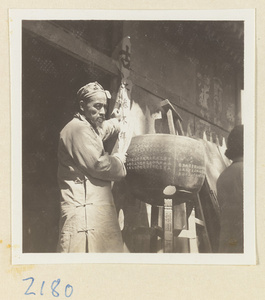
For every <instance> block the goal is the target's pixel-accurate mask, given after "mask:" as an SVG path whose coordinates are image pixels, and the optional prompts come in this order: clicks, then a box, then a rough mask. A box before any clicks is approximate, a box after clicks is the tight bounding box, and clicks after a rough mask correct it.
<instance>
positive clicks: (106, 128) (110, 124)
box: [99, 118, 120, 141]
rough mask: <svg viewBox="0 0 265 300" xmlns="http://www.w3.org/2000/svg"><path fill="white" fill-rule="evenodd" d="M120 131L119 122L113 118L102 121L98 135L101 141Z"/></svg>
mask: <svg viewBox="0 0 265 300" xmlns="http://www.w3.org/2000/svg"><path fill="white" fill-rule="evenodd" d="M119 132H120V122H119V121H118V120H117V119H115V118H112V119H109V120H106V121H104V123H103V126H102V128H101V129H100V130H99V135H100V137H101V139H102V141H106V140H107V139H109V138H110V137H112V136H114V135H118V133H119Z"/></svg>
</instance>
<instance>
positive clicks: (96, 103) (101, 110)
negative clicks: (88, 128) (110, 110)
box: [80, 93, 107, 127]
mask: <svg viewBox="0 0 265 300" xmlns="http://www.w3.org/2000/svg"><path fill="white" fill-rule="evenodd" d="M80 109H81V111H82V112H83V115H84V116H85V117H86V119H87V120H88V122H89V123H90V124H91V125H92V126H94V127H101V126H102V123H103V121H104V120H105V114H106V109H107V97H106V95H105V93H97V94H95V95H93V96H92V97H91V98H90V99H89V100H81V101H80Z"/></svg>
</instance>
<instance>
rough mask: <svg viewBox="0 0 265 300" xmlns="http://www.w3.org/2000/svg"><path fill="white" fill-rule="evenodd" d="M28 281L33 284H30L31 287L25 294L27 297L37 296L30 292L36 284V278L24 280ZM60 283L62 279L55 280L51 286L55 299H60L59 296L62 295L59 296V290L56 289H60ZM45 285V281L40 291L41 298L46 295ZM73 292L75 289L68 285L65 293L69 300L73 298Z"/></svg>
mask: <svg viewBox="0 0 265 300" xmlns="http://www.w3.org/2000/svg"><path fill="white" fill-rule="evenodd" d="M26 280H31V282H30V284H29V286H28V289H27V290H26V292H25V295H36V293H34V292H30V289H31V287H32V285H33V283H34V278H33V277H28V278H25V279H23V281H26ZM60 282H61V279H57V280H54V281H53V282H52V284H51V292H52V295H53V296H54V297H59V296H60V294H59V293H58V292H57V290H56V288H57V287H58V285H59V284H60ZM44 285H45V281H43V282H42V285H41V289H40V295H41V296H43V295H44V294H43V288H44ZM73 291H74V289H73V287H72V286H71V285H70V284H67V285H66V286H65V290H64V293H65V296H66V297H67V298H69V297H71V296H72V294H73Z"/></svg>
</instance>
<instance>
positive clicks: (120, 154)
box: [113, 153, 127, 164]
mask: <svg viewBox="0 0 265 300" xmlns="http://www.w3.org/2000/svg"><path fill="white" fill-rule="evenodd" d="M113 155H114V156H116V157H118V158H119V159H120V161H121V162H122V163H124V164H125V163H126V158H127V153H114V154H113Z"/></svg>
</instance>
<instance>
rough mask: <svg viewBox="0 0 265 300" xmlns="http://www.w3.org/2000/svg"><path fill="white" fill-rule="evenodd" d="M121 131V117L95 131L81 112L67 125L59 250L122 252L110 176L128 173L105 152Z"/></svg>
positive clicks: (60, 179)
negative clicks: (107, 144) (108, 142)
mask: <svg viewBox="0 0 265 300" xmlns="http://www.w3.org/2000/svg"><path fill="white" fill-rule="evenodd" d="M118 132H119V122H118V121H117V120H116V119H110V120H107V121H104V123H103V128H102V129H101V130H100V132H98V133H97V132H96V131H95V130H94V129H93V127H92V126H91V125H90V123H89V122H88V121H87V120H86V119H85V118H84V117H83V116H82V115H80V114H76V115H75V116H74V118H73V119H72V120H71V121H70V122H69V123H68V124H67V125H66V126H65V127H64V128H63V130H62V131H61V133H60V140H59V147H58V160H59V166H58V183H59V187H60V190H61V219H60V232H59V242H58V247H57V251H58V252H122V251H123V241H122V236H121V231H120V228H119V224H118V220H117V213H116V209H115V206H114V202H113V197H112V192H111V181H116V180H120V179H121V178H122V177H124V176H125V175H126V170H125V167H124V164H123V163H122V162H121V160H120V159H119V158H118V157H116V156H115V155H111V156H110V155H108V154H107V153H105V151H104V147H103V141H104V140H106V139H107V138H109V137H110V136H113V135H114V134H117V133H118Z"/></svg>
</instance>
